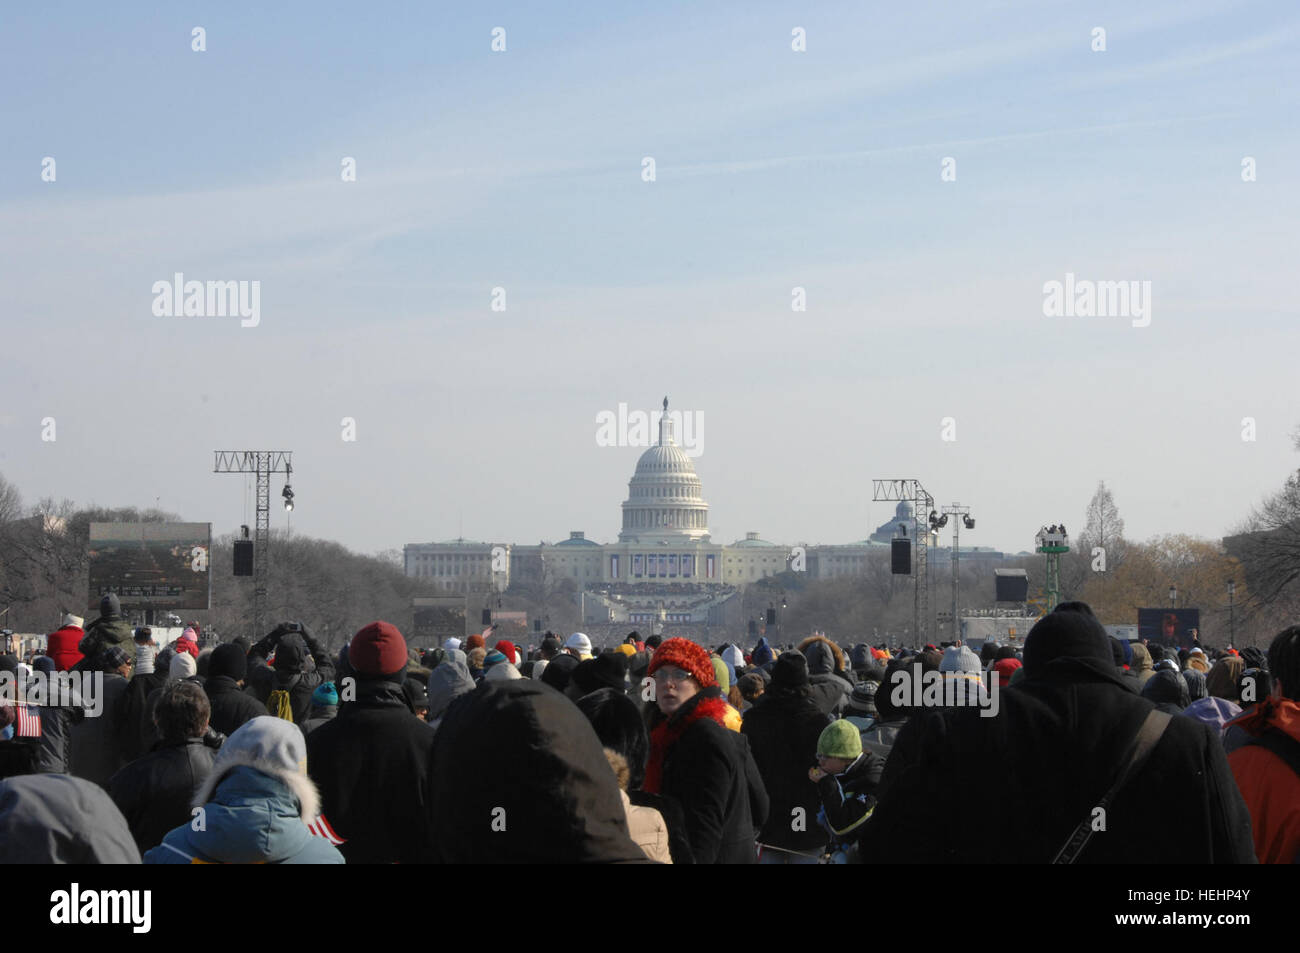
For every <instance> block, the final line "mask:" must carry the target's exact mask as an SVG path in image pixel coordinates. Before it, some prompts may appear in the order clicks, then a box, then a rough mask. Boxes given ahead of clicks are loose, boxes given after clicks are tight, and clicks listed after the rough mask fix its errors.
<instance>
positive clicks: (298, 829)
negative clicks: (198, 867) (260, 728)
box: [144, 765, 343, 864]
mask: <svg viewBox="0 0 1300 953" xmlns="http://www.w3.org/2000/svg"><path fill="white" fill-rule="evenodd" d="M286 780H289V779H286V778H283V777H272V776H271V775H268V774H263V773H262V772H261V771H259V770H257V769H256V768H254V767H251V766H249V765H240V766H238V767H234V768H232V769H231V770H230V772H229V773H228V774H226V775H225V777H224V778H222V780H221V781H220V783H219V784H217V787H216V790H215V791H214V792H213V793H212V796H211V799H210V800H209V801H208V802H207V803H206V804H204V805H203V814H202V815H201V816H200V817H196V818H195V820H194V821H193V822H191V823H190V824H185V825H182V826H180V827H177V828H174V829H172V831H171V832H169V833H168V834H167V836H166V837H164V838H163V842H162V843H161V844H160V845H159V846H157V847H155V848H153V849H152V850H150V851H149V852H148V853H146V854H145V856H144V862H145V863H146V864H341V863H343V855H342V854H340V853H339V852H338V850H337V849H336V848H335V847H334V846H333V845H332V844H331V843H330V842H329V841H328V840H326V839H325V838H323V837H317V836H316V835H314V834H312V833H311V832H310V831H308V830H307V825H306V824H304V823H303V821H302V817H301V816H300V803H301V800H300V798H299V797H298V796H296V795H295V793H294V792H293V791H291V790H290V785H291V783H292V782H291V780H290V783H286ZM304 780H306V779H305V777H304ZM200 818H201V821H202V823H201V825H200V824H199V821H200ZM195 826H202V827H203V830H195V829H194V827H195Z"/></svg>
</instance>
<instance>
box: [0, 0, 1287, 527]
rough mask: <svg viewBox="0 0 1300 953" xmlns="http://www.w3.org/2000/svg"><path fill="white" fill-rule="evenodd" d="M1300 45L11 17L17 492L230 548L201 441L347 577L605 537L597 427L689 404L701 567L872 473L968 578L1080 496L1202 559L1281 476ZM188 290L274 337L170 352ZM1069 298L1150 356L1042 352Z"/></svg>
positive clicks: (8, 264)
mask: <svg viewBox="0 0 1300 953" xmlns="http://www.w3.org/2000/svg"><path fill="white" fill-rule="evenodd" d="M267 6H270V7H271V8H270V9H267ZM700 7H703V8H704V9H699V8H700ZM229 8H233V9H229ZM194 26H203V27H204V28H205V29H206V30H207V51H206V52H203V53H195V52H193V51H191V49H190V30H191V28H192V27H194ZM495 26H502V27H504V28H505V29H506V31H507V47H508V48H507V51H506V52H504V53H493V52H491V50H490V42H491V35H490V31H491V30H492V28H493V27H495ZM796 26H801V27H803V28H805V30H806V31H807V38H808V39H807V45H808V49H807V52H805V53H795V52H792V51H791V49H790V31H791V29H792V28H793V27H796ZM1095 26H1102V27H1104V28H1105V29H1106V31H1107V50H1106V51H1105V52H1102V53H1095V52H1093V51H1092V50H1091V49H1090V44H1091V36H1090V31H1091V30H1092V28H1093V27H1095ZM1298 39H1300V11H1298V10H1297V8H1296V7H1294V5H1292V4H1288V3H1244V2H1187V0H1179V2H1154V3H1144V4H1141V5H1135V4H1131V3H1090V4H1083V3H1050V2H1043V0H1033V2H1010V0H1008V2H990V3H975V2H971V3H955V2H948V3H928V4H927V3H919V4H906V5H877V4H851V3H846V4H837V3H818V4H816V5H813V9H812V10H811V11H809V10H808V9H806V8H805V7H804V5H800V4H780V3H743V4H741V3H734V4H732V3H717V4H708V5H699V4H655V5H639V4H638V5H630V4H619V3H590V4H573V3H566V4H564V5H561V6H551V7H549V8H547V9H539V8H538V6H537V5H533V4H529V5H523V4H519V5H509V4H465V5H461V6H460V7H452V6H450V5H429V4H415V3H412V4H396V3H371V4H362V5H358V4H351V3H348V4H344V3H311V4H305V3H277V4H274V5H262V4H247V3H245V4H223V5H221V6H220V7H216V6H215V5H209V4H197V3H196V4H174V5H170V6H168V7H166V8H159V7H158V6H157V5H154V4H143V3H123V4H115V5H113V6H112V7H108V6H104V5H98V4H95V5H91V4H62V5H58V6H57V7H56V8H55V9H48V8H42V9H39V10H37V9H35V8H27V7H19V6H17V5H15V4H5V5H4V6H3V7H0V89H2V90H4V92H3V93H0V128H3V129H4V131H5V136H4V143H3V146H2V147H0V221H3V223H4V227H3V228H0V260H2V261H3V263H4V264H3V266H0V289H2V290H3V299H4V302H5V305H4V307H5V311H6V315H5V328H6V332H7V333H6V336H5V346H4V348H3V349H0V379H2V380H3V381H4V384H5V400H4V402H3V404H0V473H3V474H4V475H5V476H6V477H8V478H9V479H11V480H12V481H14V482H15V483H17V485H18V486H19V488H20V489H21V490H22V491H23V493H24V495H25V496H26V497H27V498H28V499H34V498H36V497H38V496H41V495H46V494H49V495H54V496H57V497H63V496H67V497H71V498H73V499H76V500H78V501H79V502H90V501H95V502H100V503H105V504H121V505H125V504H138V505H145V504H152V503H153V502H154V500H155V498H160V501H161V503H162V505H164V506H165V507H167V508H169V509H172V510H174V511H177V512H180V513H182V514H184V516H185V517H186V518H187V519H190V520H205V521H206V520H211V521H212V522H213V523H214V524H215V525H214V529H215V530H216V531H217V532H226V531H230V530H232V529H234V528H235V527H237V526H238V524H239V523H240V522H242V521H243V520H244V518H245V517H244V512H243V493H242V488H241V487H240V485H239V481H238V480H237V479H235V478H233V477H226V476H216V475H213V474H212V473H211V466H212V454H211V451H212V450H213V449H218V448H221V449H236V448H239V449H242V448H259V447H269V448H277V449H280V448H283V449H292V450H294V451H295V463H296V468H297V472H296V473H295V479H294V485H295V489H296V490H297V493H298V500H299V504H300V505H299V508H298V509H297V510H296V511H295V513H294V528H295V530H297V531H301V532H307V533H310V534H312V535H319V536H324V537H330V538H335V539H338V540H340V541H341V542H343V543H345V544H347V545H349V546H353V547H355V548H358V549H361V550H367V551H370V550H377V549H382V548H388V547H393V546H400V545H401V544H403V543H406V542H415V541H423V540H429V539H441V538H446V537H448V536H454V535H456V533H457V532H458V531H459V529H460V528H461V527H463V529H464V533H465V535H467V536H473V537H476V538H491V539H498V540H514V541H519V542H536V541H537V540H539V539H543V538H545V539H557V538H562V537H563V536H565V535H566V534H567V532H568V531H569V530H571V529H583V530H585V531H586V532H587V534H588V536H589V537H592V538H595V539H599V540H607V539H612V538H613V537H614V535H615V534H616V533H617V531H618V520H619V503H620V502H621V501H622V500H623V499H624V498H625V496H626V490H627V487H626V481H627V479H628V477H629V476H630V475H631V472H632V469H633V467H634V465H635V461H636V458H637V456H638V454H639V452H640V451H639V450H638V449H636V448H604V447H600V446H598V445H597V442H596V439H595V431H596V415H597V414H598V413H599V412H600V411H602V410H614V409H616V408H617V406H618V404H619V403H620V402H626V403H628V404H630V405H631V406H633V407H639V408H643V409H646V410H650V409H653V408H655V407H657V406H658V402H659V400H660V399H661V398H662V396H663V395H664V394H665V393H667V394H669V395H670V396H671V398H672V401H673V405H674V407H679V408H682V409H686V410H691V411H695V412H699V413H702V414H703V416H704V418H705V420H706V429H705V441H704V447H703V449H704V452H703V454H702V455H701V456H700V457H698V458H697V460H696V465H697V468H698V471H699V473H700V476H701V478H702V480H703V484H704V492H705V496H706V499H707V501H708V502H709V503H710V504H711V528H712V529H713V531H714V534H715V538H717V539H721V540H724V541H730V540H732V539H735V538H737V537H740V536H742V535H743V534H744V532H745V531H746V530H751V529H753V530H758V531H760V532H761V533H762V534H763V536H764V537H765V538H768V539H772V540H774V541H780V542H786V543H797V542H843V541H848V540H853V539H860V538H862V537H863V536H865V535H866V533H867V532H869V531H870V529H871V528H872V527H874V526H875V525H876V524H878V523H881V522H883V521H884V520H885V519H886V517H887V516H888V514H889V513H890V512H891V511H892V507H891V506H890V505H888V504H883V503H877V504H872V503H871V502H870V480H871V478H872V477H894V476H909V477H913V476H914V477H917V478H919V479H921V480H922V481H923V482H924V483H925V484H926V485H927V487H929V488H930V489H931V491H932V492H934V493H935V494H936V495H937V496H938V497H939V499H940V500H941V501H943V502H951V501H953V500H960V501H961V502H963V503H967V504H969V505H971V506H972V508H973V509H974V512H975V514H976V516H977V519H978V527H979V528H978V529H977V530H976V531H975V532H974V533H970V534H964V535H963V542H969V543H972V544H979V545H991V546H996V547H999V548H1006V549H1012V550H1016V549H1023V548H1029V544H1030V541H1031V539H1032V536H1033V533H1034V531H1035V529H1036V528H1037V527H1038V526H1039V525H1040V524H1042V523H1047V522H1054V521H1058V520H1065V521H1066V523H1067V525H1069V524H1070V523H1071V522H1074V523H1076V524H1078V523H1079V522H1080V520H1081V516H1082V512H1083V509H1084V507H1085V506H1086V504H1087V502H1088V499H1089V497H1090V496H1091V494H1092V491H1093V489H1094V488H1095V486H1096V483H1097V481H1098V480H1099V479H1105V480H1106V481H1107V483H1108V484H1109V485H1110V486H1111V487H1112V489H1113V491H1114V493H1115V497H1116V500H1117V502H1118V504H1119V506H1120V509H1121V512H1122V514H1123V515H1124V517H1125V519H1126V521H1127V523H1128V529H1129V531H1130V534H1131V535H1133V536H1136V537H1139V538H1142V537H1146V536H1149V535H1151V534H1155V533H1169V532H1190V533H1194V534H1198V535H1204V536H1218V535H1221V534H1223V533H1224V532H1226V531H1228V530H1229V529H1230V528H1231V527H1232V526H1233V524H1235V523H1236V522H1237V521H1239V520H1240V519H1241V518H1242V517H1243V516H1244V515H1245V513H1246V511H1247V510H1248V509H1249V507H1250V505H1251V504H1252V503H1253V502H1254V501H1256V500H1257V499H1258V498H1259V497H1260V496H1261V495H1262V494H1263V493H1265V492H1267V491H1268V490H1270V489H1272V488H1274V487H1276V486H1277V485H1279V484H1280V482H1281V481H1282V480H1283V479H1284V478H1285V476H1286V474H1287V473H1288V472H1289V471H1290V470H1291V469H1293V468H1294V467H1295V466H1296V465H1297V463H1300V457H1298V456H1297V454H1296V453H1295V451H1294V450H1293V449H1292V446H1291V441H1290V438H1289V434H1290V432H1291V431H1292V430H1293V429H1295V427H1296V426H1297V424H1300V405H1298V404H1297V401H1296V400H1295V399H1294V398H1293V396H1292V389H1293V388H1292V379H1293V368H1292V364H1293V354H1294V353H1295V347H1296V342H1297V335H1296V333H1295V332H1294V330H1293V328H1294V327H1295V323H1296V319H1297V305H1296V298H1295V293H1294V292H1295V279H1294V274H1295V266H1294V248H1295V246H1296V245H1297V242H1296V236H1295V231H1296V228H1295V222H1296V217H1297V211H1300V203H1298V202H1297V198H1298V197H1300V191H1298V190H1297V187H1296V178H1295V176H1296V168H1297V167H1296V160H1295V156H1296V155H1297V154H1300V150H1298V149H1297V142H1296V139H1297V136H1296V129H1297V127H1298V124H1297V91H1296V83H1295V77H1296V65H1297V57H1296V50H1297V41H1298ZM647 155H648V156H653V157H655V159H656V163H657V173H658V178H657V181H656V182H654V183H646V182H643V181H641V178H640V169H641V159H642V157H643V156H647ZM44 156H53V157H54V158H55V159H56V161H57V172H58V178H57V181H56V182H54V183H46V182H42V181H41V178H40V168H41V160H42V158H43V157H44ZM343 156H353V157H355V158H356V160H357V171H358V180H357V181H356V182H355V183H343V182H341V181H340V178H339V168H340V160H341V159H342V157H343ZM944 156H953V157H955V158H956V160H957V181H955V182H942V181H940V176H939V171H940V160H941V159H942V158H943V157H944ZM1243 156H1253V157H1255V158H1256V160H1257V163H1258V181H1256V182H1252V183H1244V182H1242V181H1241V174H1240V169H1241V159H1242V157H1243ZM177 271H181V272H184V273H185V274H186V276H187V277H188V278H195V279H199V280H206V279H220V280H258V281H260V282H261V294H262V314H261V324H260V325H259V326H258V327H256V328H240V327H239V321H238V319H231V318H155V317H154V316H153V315H152V314H151V311H150V305H151V302H152V295H151V292H150V289H151V286H152V284H153V282H154V281H158V280H170V278H171V276H172V274H173V273H174V272H177ZM1067 271H1072V272H1074V273H1075V274H1076V275H1077V276H1078V277H1080V278H1092V279H1097V280H1149V281H1151V282H1152V286H1153V291H1152V294H1153V310H1152V322H1151V325H1150V327H1147V328H1134V327H1132V326H1131V323H1130V321H1129V320H1127V319H1124V318H1091V319H1086V318H1075V319H1051V318H1045V317H1044V316H1043V314H1042V290H1041V289H1042V285H1043V283H1044V282H1046V281H1051V280H1061V279H1063V278H1064V275H1065V273H1066V272H1067ZM494 286H503V287H505V288H506V291H507V301H508V310H507V311H506V312H504V313H498V312H493V311H491V310H490V309H489V302H490V294H491V289H492V288H493V287H494ZM794 286H802V287H805V288H806V289H807V294H808V311H807V312H806V313H793V312H792V311H791V309H790V291H791V288H793V287H794ZM47 416H52V417H54V418H55V420H56V421H57V428H58V430H57V433H58V439H57V441H56V442H54V443H46V442H42V441H41V439H40V434H41V425H40V421H41V419H42V418H44V417H47ZM344 416H351V417H354V418H355V419H356V421H357V434H358V440H357V441H356V442H355V443H346V442H344V441H342V440H341V439H340V431H341V428H340V419H341V418H342V417H344ZM946 416H952V417H954V418H956V421H957V440H956V441H955V442H953V443H946V442H943V441H942V440H941V439H940V422H941V419H942V418H943V417H946ZM1246 416H1251V417H1254V418H1255V419H1256V421H1257V426H1258V439H1257V441H1255V442H1253V443H1249V442H1243V441H1242V440H1241V419H1242V418H1243V417H1246ZM277 492H278V485H277ZM274 520H275V524H276V525H283V521H284V516H283V513H282V512H277V513H276V515H275V517H274Z"/></svg>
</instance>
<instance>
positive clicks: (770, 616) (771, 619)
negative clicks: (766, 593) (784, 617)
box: [767, 609, 776, 625]
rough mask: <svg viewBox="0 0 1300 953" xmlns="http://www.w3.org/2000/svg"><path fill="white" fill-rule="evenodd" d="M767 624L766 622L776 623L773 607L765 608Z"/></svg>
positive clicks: (769, 623)
mask: <svg viewBox="0 0 1300 953" xmlns="http://www.w3.org/2000/svg"><path fill="white" fill-rule="evenodd" d="M767 624H768V625H776V610H775V609H768V610H767Z"/></svg>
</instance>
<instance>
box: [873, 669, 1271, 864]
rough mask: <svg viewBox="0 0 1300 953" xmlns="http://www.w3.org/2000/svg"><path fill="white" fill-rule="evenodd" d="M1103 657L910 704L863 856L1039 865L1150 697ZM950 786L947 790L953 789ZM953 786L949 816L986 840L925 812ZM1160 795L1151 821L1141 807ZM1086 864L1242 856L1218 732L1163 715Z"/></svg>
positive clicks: (1091, 803)
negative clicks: (996, 688) (983, 706)
mask: <svg viewBox="0 0 1300 953" xmlns="http://www.w3.org/2000/svg"><path fill="white" fill-rule="evenodd" d="M1126 682H1128V680H1127V679H1124V678H1122V677H1120V676H1118V675H1117V674H1115V672H1114V669H1113V667H1112V666H1111V665H1108V664H1102V663H1101V662H1100V661H1097V660H1092V659H1080V658H1057V659H1055V660H1053V661H1051V662H1049V663H1048V664H1047V665H1045V666H1044V668H1043V671H1042V672H1039V673H1037V674H1036V675H1035V676H1034V677H1032V678H1026V679H1025V680H1024V681H1022V682H1018V683H1017V685H1016V687H1015V688H1011V689H1007V690H1005V691H1002V692H1001V693H1000V695H999V712H998V714H997V716H996V717H987V718H986V717H981V716H980V711H979V709H976V708H950V709H944V710H931V711H918V712H916V713H914V715H913V716H912V718H910V719H909V720H908V724H907V727H906V728H904V729H903V731H902V732H901V733H900V734H899V736H898V740H897V742H896V743H895V745H894V748H893V750H892V751H891V752H890V755H889V760H888V762H887V763H886V765H885V771H884V776H883V777H882V779H881V787H880V790H879V792H878V796H879V799H880V800H879V804H878V806H877V807H876V811H875V814H874V815H873V817H872V819H871V821H870V822H868V824H867V825H866V827H867V830H866V832H865V833H864V834H863V837H862V841H861V847H862V852H863V855H864V856H865V858H866V860H867V861H868V862H869V863H926V864H933V863H989V862H997V863H1032V864H1044V863H1049V862H1050V861H1051V860H1052V858H1053V857H1054V856H1056V854H1057V852H1058V851H1059V850H1060V849H1061V847H1062V846H1063V845H1064V844H1065V842H1066V840H1067V838H1069V837H1070V835H1071V833H1072V832H1073V830H1074V829H1075V827H1076V826H1077V825H1078V824H1079V823H1080V822H1081V821H1083V820H1085V819H1088V818H1090V817H1091V816H1092V809H1093V808H1094V807H1095V806H1096V805H1097V802H1098V801H1099V800H1100V799H1101V797H1102V795H1104V794H1105V793H1106V791H1107V790H1109V789H1110V787H1111V785H1112V784H1113V783H1114V780H1115V777H1116V776H1117V775H1118V773H1119V770H1120V768H1121V766H1122V764H1123V762H1124V759H1125V758H1126V757H1127V754H1128V750H1129V748H1130V746H1131V744H1132V740H1133V739H1134V737H1135V736H1136V735H1137V731H1138V728H1139V727H1140V726H1141V724H1142V722H1143V720H1144V719H1145V718H1146V716H1147V713H1148V712H1150V711H1151V709H1152V707H1153V706H1152V704H1151V703H1150V702H1149V701H1147V700H1145V699H1143V698H1139V697H1138V696H1137V695H1136V694H1134V693H1133V692H1132V690H1131V689H1129V688H1128V687H1127V685H1126ZM954 792H958V795H954ZM954 796H959V797H960V800H961V812H962V814H963V816H966V817H971V818H978V819H979V824H980V828H981V829H982V830H986V831H1005V832H1013V833H1011V834H1010V835H1009V836H1005V837H999V838H997V843H996V845H995V844H994V843H993V842H991V841H989V840H988V839H987V838H979V837H953V836H951V835H950V834H948V833H946V832H945V831H944V829H943V825H941V824H939V825H936V824H935V818H937V817H943V816H945V815H946V814H947V813H949V812H950V811H951V810H952V807H953V803H954V802H953V798H954ZM1154 805H1159V806H1160V823H1158V824H1152V823H1151V817H1152V814H1151V809H1152V807H1153V806H1154ZM1105 823H1106V828H1105V831H1104V832H1098V833H1096V834H1094V835H1093V837H1092V840H1091V841H1090V842H1089V844H1088V846H1087V847H1086V848H1085V850H1084V851H1083V853H1082V854H1081V855H1080V857H1079V861H1078V862H1079V863H1091V864H1104V863H1110V864H1116V863H1120V864H1131V863H1164V864H1203V863H1250V862H1252V860H1253V858H1254V847H1253V844H1252V841H1251V828H1250V815H1249V814H1248V813H1247V810H1246V805H1245V803H1244V802H1243V801H1242V797H1241V793H1240V792H1239V791H1238V790H1237V786H1236V784H1235V782H1234V781H1233V776H1232V772H1231V771H1230V770H1229V768H1228V762H1227V758H1226V757H1225V755H1224V753H1223V746H1222V745H1221V744H1220V742H1219V739H1218V736H1217V735H1216V734H1215V733H1214V732H1213V731H1212V730H1211V729H1209V728H1208V727H1206V726H1205V725H1203V724H1200V723H1199V722H1197V721H1194V720H1193V719H1190V718H1174V719H1172V721H1171V723H1170V725H1169V727H1168V728H1167V729H1166V731H1165V733H1164V736H1163V737H1162V738H1161V739H1160V741H1159V743H1158V744H1157V745H1156V747H1155V748H1154V750H1153V751H1152V752H1151V756H1150V758H1149V760H1148V761H1147V763H1146V765H1145V766H1144V767H1143V768H1142V769H1141V770H1140V771H1139V772H1138V773H1136V774H1134V775H1132V776H1130V777H1129V779H1128V782H1127V784H1126V786H1125V787H1124V789H1123V790H1122V791H1121V792H1120V793H1119V795H1118V796H1117V797H1116V798H1115V801H1114V803H1113V804H1111V805H1110V807H1109V809H1108V811H1107V814H1106V817H1105Z"/></svg>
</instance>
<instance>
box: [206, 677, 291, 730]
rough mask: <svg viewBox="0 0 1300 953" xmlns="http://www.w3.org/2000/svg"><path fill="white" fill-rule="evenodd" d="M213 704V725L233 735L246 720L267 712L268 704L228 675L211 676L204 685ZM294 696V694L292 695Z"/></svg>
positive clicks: (210, 702) (209, 700)
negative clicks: (264, 703) (263, 702)
mask: <svg viewBox="0 0 1300 953" xmlns="http://www.w3.org/2000/svg"><path fill="white" fill-rule="evenodd" d="M203 690H204V691H205V692H207V695H208V702H209V704H211V706H212V718H211V719H210V721H211V724H212V727H213V728H215V729H216V730H217V731H219V732H221V733H222V734H223V735H233V734H234V733H235V729H237V728H238V727H239V726H240V725H242V724H243V723H244V722H246V721H252V720H253V719H254V718H257V717H258V716H259V715H265V714H266V706H265V705H263V704H262V703H261V702H260V701H258V700H257V699H256V698H254V697H253V696H252V695H250V694H248V693H247V692H246V691H244V690H243V689H242V688H240V687H239V683H238V682H237V681H235V680H234V679H233V678H230V677H229V676H228V675H218V676H217V677H216V678H210V679H208V680H207V682H205V683H204V685H203ZM290 697H291V698H292V694H291V695H290Z"/></svg>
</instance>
